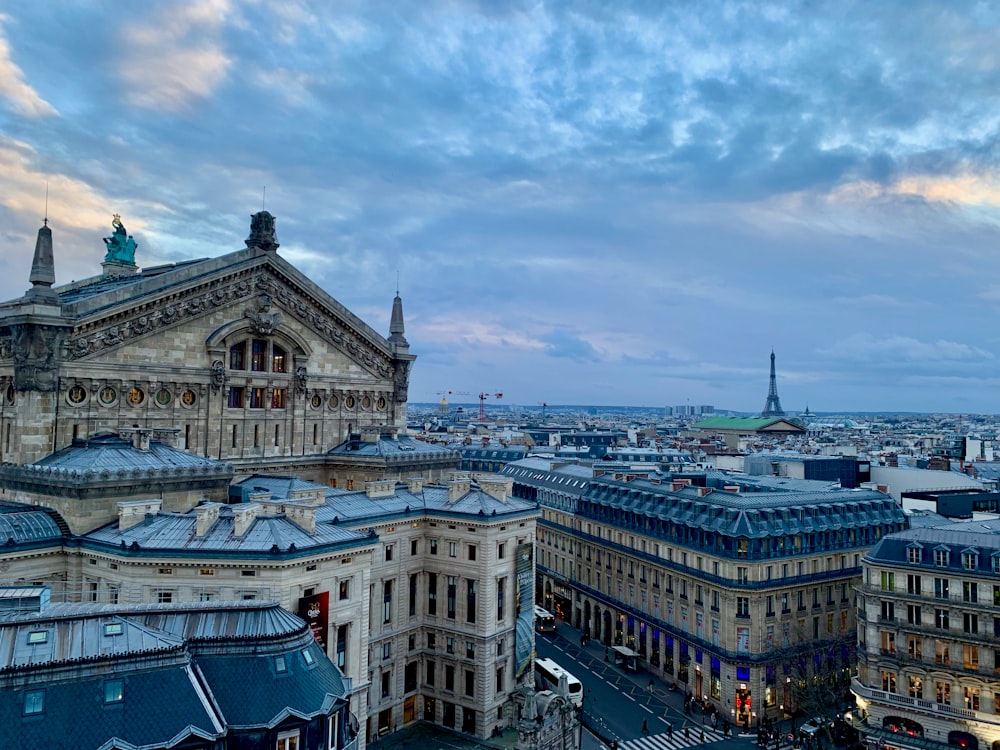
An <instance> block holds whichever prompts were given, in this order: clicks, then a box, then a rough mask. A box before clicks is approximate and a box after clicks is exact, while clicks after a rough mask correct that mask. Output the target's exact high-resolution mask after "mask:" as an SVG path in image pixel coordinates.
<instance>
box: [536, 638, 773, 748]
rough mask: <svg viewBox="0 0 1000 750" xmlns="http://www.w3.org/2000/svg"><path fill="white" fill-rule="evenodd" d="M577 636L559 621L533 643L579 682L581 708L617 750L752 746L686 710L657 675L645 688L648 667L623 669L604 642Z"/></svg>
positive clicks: (678, 696) (743, 739)
mask: <svg viewBox="0 0 1000 750" xmlns="http://www.w3.org/2000/svg"><path fill="white" fill-rule="evenodd" d="M579 637H580V634H579V631H576V630H573V629H572V628H569V627H568V626H567V625H565V623H563V624H561V625H560V626H559V629H558V630H556V632H555V633H536V635H535V647H536V649H537V651H538V655H539V656H540V657H546V656H547V657H550V658H552V659H554V660H555V661H556V662H557V663H559V664H560V665H562V666H563V667H564V668H565V669H567V670H568V671H569V672H570V673H571V674H573V675H574V676H575V677H576V678H577V679H579V680H580V682H582V683H583V689H584V705H583V707H584V711H585V712H587V714H588V715H589V716H590V717H592V718H591V719H590V721H591V722H592V723H595V724H597V726H596V727H595V729H596V730H597V732H598V734H600V735H601V736H603V737H605V738H606V739H607V740H617V742H618V746H619V749H620V750H683V748H687V747H692V746H695V745H699V746H709V747H711V746H715V745H717V746H718V748H719V750H722V748H726V750H749V748H753V747H756V743H755V742H754V741H753V740H752V739H749V738H741V737H731V738H729V739H726V738H724V737H723V736H722V732H721V728H720V729H712V728H711V725H710V724H707V723H706V724H704V725H703V724H702V716H701V714H700V713H692V714H691V715H685V714H684V712H683V710H682V706H683V702H684V698H683V695H682V694H681V693H680V692H671V691H668V690H667V686H666V685H665V684H664V683H663V682H662V681H660V680H657V679H654V684H653V689H652V690H650V689H649V675H648V674H647V673H644V672H639V673H638V674H626V673H625V672H624V671H622V670H621V669H620V668H618V667H615V666H614V665H613V664H610V663H607V662H605V661H604V647H603V646H601V645H599V644H597V643H596V642H591V644H590V645H589V646H587V647H586V648H581V647H580V645H579ZM644 730H645V731H644Z"/></svg>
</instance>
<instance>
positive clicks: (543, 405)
mask: <svg viewBox="0 0 1000 750" xmlns="http://www.w3.org/2000/svg"><path fill="white" fill-rule="evenodd" d="M538 405H539V406H540V407H542V420H543V421H544V420H545V407H546V406H548V404H547V403H545V402H544V401H539V402H538Z"/></svg>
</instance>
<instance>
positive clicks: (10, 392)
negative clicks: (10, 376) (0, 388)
mask: <svg viewBox="0 0 1000 750" xmlns="http://www.w3.org/2000/svg"><path fill="white" fill-rule="evenodd" d="M6 398H7V405H8V406H13V405H14V401H15V399H16V398H17V394H16V392H15V391H14V386H13V385H8V386H7V393H6Z"/></svg>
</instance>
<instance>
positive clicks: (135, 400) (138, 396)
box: [125, 386, 146, 406]
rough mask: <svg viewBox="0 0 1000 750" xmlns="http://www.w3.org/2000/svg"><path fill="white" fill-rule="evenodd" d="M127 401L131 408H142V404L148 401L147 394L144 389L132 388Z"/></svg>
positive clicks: (129, 390)
mask: <svg viewBox="0 0 1000 750" xmlns="http://www.w3.org/2000/svg"><path fill="white" fill-rule="evenodd" d="M125 399H126V400H127V401H128V403H129V406H141V405H142V402H143V401H145V400H146V394H145V393H144V392H143V390H142V388H139V387H138V386H132V387H131V388H129V389H128V395H127V396H126V397H125Z"/></svg>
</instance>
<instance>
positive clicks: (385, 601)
mask: <svg viewBox="0 0 1000 750" xmlns="http://www.w3.org/2000/svg"><path fill="white" fill-rule="evenodd" d="M382 622H383V623H389V622H392V581H386V582H385V583H383V584H382Z"/></svg>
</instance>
